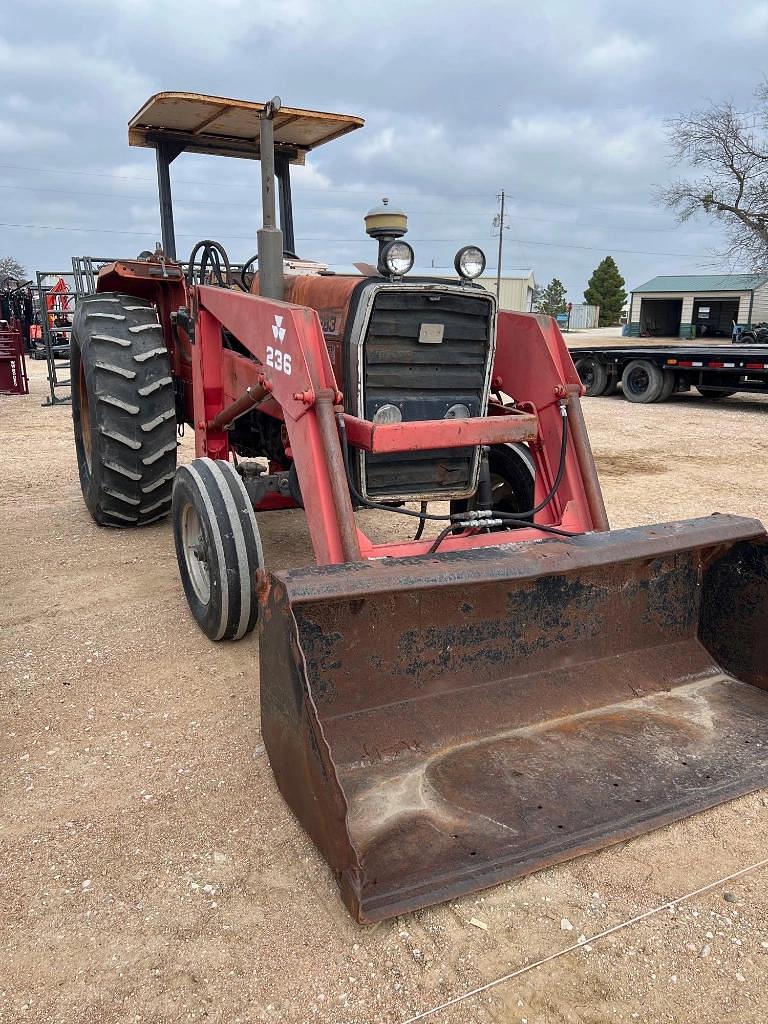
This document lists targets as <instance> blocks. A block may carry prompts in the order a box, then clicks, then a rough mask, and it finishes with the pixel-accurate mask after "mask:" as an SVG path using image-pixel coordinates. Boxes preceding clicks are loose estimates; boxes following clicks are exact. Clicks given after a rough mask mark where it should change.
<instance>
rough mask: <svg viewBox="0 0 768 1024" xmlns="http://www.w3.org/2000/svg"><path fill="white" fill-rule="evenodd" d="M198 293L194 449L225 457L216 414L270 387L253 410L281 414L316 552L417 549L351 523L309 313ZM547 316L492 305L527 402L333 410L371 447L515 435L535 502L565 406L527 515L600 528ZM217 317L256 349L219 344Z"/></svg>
mask: <svg viewBox="0 0 768 1024" xmlns="http://www.w3.org/2000/svg"><path fill="white" fill-rule="evenodd" d="M196 295H197V300H196V301H197V303H198V306H199V314H198V317H197V324H198V326H197V339H196V342H197V343H196V344H195V345H194V346H193V351H192V381H193V389H194V405H195V409H196V410H203V415H202V416H200V415H199V414H198V415H197V417H196V420H195V445H196V451H197V454H198V456H203V455H207V456H209V457H210V458H214V459H226V458H228V457H229V442H228V436H227V431H226V429H225V428H222V427H217V425H216V423H215V422H214V421H215V419H216V417H217V415H218V414H220V413H221V412H222V411H223V410H225V409H226V408H227V407H228V406H231V405H233V404H234V403H236V402H238V401H239V400H240V399H242V397H243V396H244V394H245V393H246V391H247V389H248V388H263V389H265V391H266V392H268V394H269V400H268V401H267V402H265V404H264V406H263V411H265V412H269V413H270V414H272V415H276V416H278V417H279V418H281V419H283V420H284V422H285V425H286V429H287V432H288V437H289V440H290V449H291V454H292V456H293V458H294V461H295V463H296V468H297V472H298V476H299V483H300V486H301V491H302V495H303V496H304V503H305V508H306V513H307V523H308V526H309V530H310V535H311V537H312V543H313V547H314V551H315V557H316V560H317V563H318V564H319V565H327V564H333V563H341V562H350V561H360V560H361V559H366V558H381V557H392V556H407V555H423V554H427V553H428V552H429V549H430V547H431V544H432V542H431V541H405V542H399V543H394V544H392V543H390V544H374V543H373V542H372V541H371V540H370V539H369V538H368V537H367V536H366V535H365V534H364V533H363V532H362V531H361V530H359V529H357V528H356V527H355V523H354V513H353V508H352V502H351V499H350V496H349V488H348V486H347V481H346V474H345V471H344V462H343V457H342V450H341V444H340V441H339V436H338V432H337V430H336V426H335V423H334V415H335V414H339V415H342V407H341V403H342V395H341V392H340V391H339V388H338V385H337V382H336V379H335V377H334V374H333V368H332V366H331V362H330V358H329V355H328V349H327V346H326V343H325V338H324V336H323V332H322V328H321V325H320V321H319V318H318V315H317V313H316V312H315V311H314V310H311V309H308V308H306V307H303V306H296V305H293V304H290V303H286V302H280V301H278V300H275V299H268V298H264V297H262V296H258V295H248V294H244V293H241V292H236V291H230V290H227V289H223V288H214V287H209V286H200V287H198V288H197V289H196ZM547 319H548V318H539V317H524V316H523V317H520V318H519V317H518V315H515V314H505V313H501V314H499V323H500V328H499V333H500V342H499V345H498V347H497V357H496V369H497V370H498V373H499V375H500V378H501V379H503V380H504V382H505V386H506V387H508V388H509V390H510V391H514V393H515V394H520V395H524V396H526V397H527V396H528V395H530V394H532V395H534V398H535V401H533V402H531V401H526V403H524V404H523V405H521V406H513V407H509V408H503V407H497V408H496V409H495V412H494V414H493V415H487V416H478V417H472V418H470V419H464V420H462V419H457V420H448V419H445V420H423V421H417V422H410V423H397V424H373V423H372V422H370V421H368V420H363V419H360V418H359V417H355V416H351V415H349V414H343V415H344V422H345V424H346V429H347V435H348V437H349V440H350V442H351V443H352V444H353V445H357V446H359V447H361V448H363V449H365V450H367V451H371V452H393V451H418V450H429V449H435V448H460V447H462V446H465V445H467V444H472V445H481V444H498V443H505V442H508V443H513V442H520V441H525V442H527V443H529V445H530V449H531V452H532V454H533V457H534V461H535V463H536V498H537V500H538V501H540V500H541V499H543V497H544V496H545V495H546V494H547V492H548V491H549V489H550V488H551V487H552V485H553V482H554V480H555V477H556V473H557V464H558V459H559V449H560V444H561V433H562V430H563V426H562V422H563V415H562V413H563V407H564V406H565V408H566V409H567V411H568V414H569V419H568V423H567V427H566V429H567V431H568V441H569V443H568V447H567V449H566V459H565V470H564V473H563V478H562V482H561V484H560V487H559V488H558V490H557V493H556V495H555V496H554V498H553V499H552V501H551V502H550V503H549V504H548V505H547V506H546V507H545V508H543V509H542V510H541V512H540V513H539V514H538V515H537V516H536V520H535V521H536V522H540V523H542V524H543V525H548V526H555V527H562V528H564V529H565V530H568V531H569V532H572V533H583V532H585V531H588V530H593V529H605V528H607V520H606V519H605V509H604V506H603V505H602V498H601V497H600V492H599V485H598V484H597V477H596V474H595V473H594V463H593V462H592V456H591V453H590V451H589V444H588V441H587V438H586V433H585V431H584V430H583V421H582V420H581V415H580V407H579V395H580V391H581V385H580V383H579V379H578V376H577V374H576V371H575V369H574V368H573V364H572V362H571V359H570V356H569V355H568V352H567V349H566V348H565V346H564V344H563V342H562V337H561V336H560V334H559V332H556V333H554V332H550V333H547V328H548V324H547ZM222 327H224V328H226V329H227V330H228V331H230V332H231V333H232V334H233V335H235V337H236V338H237V339H238V341H239V342H240V343H241V344H242V345H244V346H245V347H246V348H247V349H248V351H249V352H250V353H251V354H252V356H253V357H254V358H253V359H248V358H246V357H245V356H243V355H240V354H238V353H237V352H235V351H233V350H231V349H228V348H225V347H224V346H223V344H222V335H221V328H222ZM521 327H522V328H523V330H524V331H525V332H527V334H528V335H529V336H528V337H526V339H525V340H526V344H525V345H524V346H521V345H520V343H519V337H518V333H517V332H518V331H519V329H520V328H521ZM507 382H509V383H507ZM585 466H586V467H587V469H588V470H589V469H590V467H591V473H592V477H593V486H592V489H591V490H590V488H589V486H585V482H584V481H585V480H588V476H586V475H585V473H584V467H585ZM500 536H501V537H503V538H504V539H503V540H500ZM540 537H541V533H540V532H539V531H537V530H535V529H516V530H514V531H509V533H508V534H503V535H499V534H493V533H487V532H485V533H482V532H473V533H464V534H458V535H454V536H452V537H447V538H446V539H445V541H444V543H443V546H442V548H443V550H446V551H450V550H463V549H466V548H475V547H477V548H481V547H487V546H497V545H498V544H499V543H504V540H506V541H507V542H512V541H514V542H515V543H519V542H520V541H525V540H534V539H540Z"/></svg>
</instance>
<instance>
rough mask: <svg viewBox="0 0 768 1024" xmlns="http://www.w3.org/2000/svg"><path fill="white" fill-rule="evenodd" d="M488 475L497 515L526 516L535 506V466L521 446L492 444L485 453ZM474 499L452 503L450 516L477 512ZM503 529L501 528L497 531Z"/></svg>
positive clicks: (527, 452)
mask: <svg viewBox="0 0 768 1024" xmlns="http://www.w3.org/2000/svg"><path fill="white" fill-rule="evenodd" d="M488 469H489V470H490V474H491V494H492V496H493V501H492V504H491V507H492V509H493V510H494V511H496V512H508V513H519V512H527V511H528V509H530V508H533V506H534V504H535V498H534V481H535V474H536V469H535V464H534V461H533V458H532V456H531V453H530V452H529V451H528V449H527V448H526V447H525V445H523V444H494V445H491V450H490V452H489V453H488ZM477 507H478V504H477V495H476V494H475V495H474V496H473V497H471V498H469V499H466V498H462V499H454V500H453V501H452V502H451V514H452V515H455V514H458V513H460V512H467V511H468V510H472V509H476V508H477ZM500 529H504V527H500Z"/></svg>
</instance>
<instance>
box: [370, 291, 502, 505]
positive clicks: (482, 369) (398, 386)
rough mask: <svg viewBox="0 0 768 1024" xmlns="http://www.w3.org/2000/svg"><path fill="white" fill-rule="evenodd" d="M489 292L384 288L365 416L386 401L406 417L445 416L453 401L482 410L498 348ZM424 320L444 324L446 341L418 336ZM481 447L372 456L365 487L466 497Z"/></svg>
mask: <svg viewBox="0 0 768 1024" xmlns="http://www.w3.org/2000/svg"><path fill="white" fill-rule="evenodd" d="M492 311H493V305H492V302H491V300H490V297H488V296H484V295H482V294H477V293H476V292H475V293H474V294H473V293H471V292H470V291H469V290H467V293H466V294H458V293H448V292H438V291H435V292H429V291H424V290H419V291H415V290H414V291H410V292H409V291H406V290H403V291H394V290H384V291H381V292H379V293H378V294H377V295H376V297H375V299H374V305H373V310H372V312H371V316H370V319H369V322H368V328H367V331H366V334H365V339H364V342H363V353H362V366H363V410H364V415H365V418H366V419H373V417H374V415H375V413H376V411H377V410H378V409H379V408H380V407H381V406H382V405H386V404H394V405H397V406H398V407H399V408H400V411H401V413H402V417H403V421H404V422H409V421H414V420H433V419H434V420H440V419H443V418H444V417H445V415H446V413H447V412H448V410H449V409H450V408H451V406H453V405H456V404H457V403H460V404H461V405H465V406H466V407H467V408H468V409H469V411H470V415H471V416H480V415H482V414H483V399H484V396H485V392H486V381H487V376H488V372H489V365H488V364H489V359H490V355H491V333H492V331H491V328H492ZM423 324H440V325H442V328H443V340H442V341H441V342H440V343H438V344H425V343H423V342H420V341H419V333H420V330H421V327H422V325H423ZM476 458H477V452H476V449H474V448H454V449H443V450H434V451H428V452H412V453H409V452H403V453H398V454H396V455H365V456H364V457H363V459H364V463H363V468H364V473H363V478H364V488H365V491H366V493H367V496H369V497H371V498H387V497H392V498H395V497H396V498H406V497H408V498H415V499H418V498H420V497H426V496H429V495H437V494H439V495H440V496H444V497H446V498H447V497H459V496H463V495H466V494H467V493H469V491H470V490H471V489H472V488H473V483H474V479H475V464H476Z"/></svg>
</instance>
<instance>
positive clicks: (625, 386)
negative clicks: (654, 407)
mask: <svg viewBox="0 0 768 1024" xmlns="http://www.w3.org/2000/svg"><path fill="white" fill-rule="evenodd" d="M621 387H622V391H623V392H624V397H625V398H626V399H627V401H628V402H639V403H643V404H650V403H651V402H659V401H662V400H663V399H664V398H665V397H666V398H669V394H671V389H670V392H669V394H667V395H666V396H665V394H664V392H665V390H666V389H667V388H668V387H669V384H668V383H666V382H665V379H664V371H663V370H660V369H659V367H658V366H656V364H655V363H652V362H651V361H650V360H648V359H633V360H632V362H630V363H627V365H626V366H625V367H624V373H623V374H622V375H621Z"/></svg>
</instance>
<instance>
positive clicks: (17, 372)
mask: <svg viewBox="0 0 768 1024" xmlns="http://www.w3.org/2000/svg"><path fill="white" fill-rule="evenodd" d="M28 394H29V378H28V377H27V363H26V359H25V358H24V337H23V335H22V333H21V328H20V327H19V325H18V323H17V322H16V321H15V320H12V321H11V322H10V324H9V326H8V327H0V395H28Z"/></svg>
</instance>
